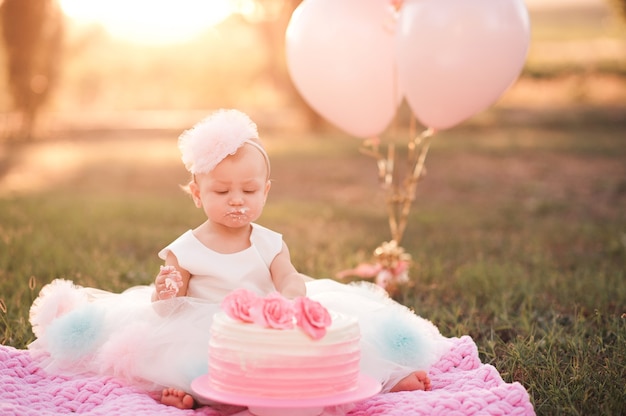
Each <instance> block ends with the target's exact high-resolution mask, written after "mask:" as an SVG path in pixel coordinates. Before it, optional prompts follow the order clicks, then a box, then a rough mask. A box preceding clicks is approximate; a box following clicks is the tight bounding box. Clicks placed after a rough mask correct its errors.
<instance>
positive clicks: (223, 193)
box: [213, 190, 228, 195]
mask: <svg viewBox="0 0 626 416" xmlns="http://www.w3.org/2000/svg"><path fill="white" fill-rule="evenodd" d="M213 192H215V193H216V194H218V195H226V194H227V193H228V191H222V190H215V191H213Z"/></svg>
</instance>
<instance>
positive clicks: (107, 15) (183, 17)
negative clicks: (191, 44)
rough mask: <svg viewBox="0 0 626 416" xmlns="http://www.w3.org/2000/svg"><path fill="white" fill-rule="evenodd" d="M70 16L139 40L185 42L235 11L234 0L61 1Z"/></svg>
mask: <svg viewBox="0 0 626 416" xmlns="http://www.w3.org/2000/svg"><path fill="white" fill-rule="evenodd" d="M60 3H61V7H62V8H63V11H64V12H65V14H66V15H67V16H69V17H70V18H72V19H73V20H75V21H77V22H80V23H97V24H101V25H102V26H103V27H104V28H105V29H106V30H107V31H108V32H109V33H110V34H111V35H112V36H114V37H117V38H121V39H124V40H129V41H133V42H138V43H148V44H168V43H169V44H171V43H179V42H185V41H187V40H189V39H191V38H193V37H194V36H196V35H198V34H200V33H201V32H202V31H204V30H206V29H208V28H210V27H212V26H214V25H216V24H218V23H220V22H222V21H223V20H225V19H226V18H228V16H230V15H231V14H232V13H233V12H234V9H235V7H234V4H233V1H232V0H210V1H199V0H133V1H127V0H61V1H60Z"/></svg>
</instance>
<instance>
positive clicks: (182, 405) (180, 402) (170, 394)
mask: <svg viewBox="0 0 626 416" xmlns="http://www.w3.org/2000/svg"><path fill="white" fill-rule="evenodd" d="M161 403H163V404H165V405H168V406H174V407H177V408H179V409H193V407H194V406H195V404H196V403H195V401H194V399H193V397H191V395H189V394H187V393H185V392H184V391H182V390H178V389H175V388H169V389H163V392H162V393H161Z"/></svg>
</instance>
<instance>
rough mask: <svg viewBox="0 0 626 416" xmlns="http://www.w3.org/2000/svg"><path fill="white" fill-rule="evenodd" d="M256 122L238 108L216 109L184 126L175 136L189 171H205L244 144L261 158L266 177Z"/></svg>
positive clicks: (267, 160)
mask: <svg viewBox="0 0 626 416" xmlns="http://www.w3.org/2000/svg"><path fill="white" fill-rule="evenodd" d="M258 140H259V133H258V131H257V126H256V124H255V123H254V122H253V121H252V120H251V119H250V117H248V116H247V115H246V114H244V113H242V112H241V111H239V110H223V109H222V110H218V111H216V112H214V113H213V114H211V115H210V116H208V117H207V118H205V119H203V120H202V121H200V122H198V123H197V124H196V125H195V126H193V127H192V128H191V129H189V130H186V131H184V132H183V134H181V135H180V137H179V138H178V148H179V149H180V152H181V156H182V160H183V163H184V164H185V167H186V168H187V170H188V171H189V172H191V173H192V174H194V175H195V174H197V173H208V172H210V171H212V170H213V169H214V168H215V166H217V164H218V163H220V162H221V161H222V160H224V159H225V158H226V157H227V156H228V155H234V154H235V153H236V152H237V150H238V149H239V148H240V147H241V146H243V145H244V144H249V145H251V146H254V147H255V148H256V149H257V150H259V152H261V154H262V155H263V158H264V159H265V164H266V165H267V172H268V173H267V174H268V177H269V170H270V160H269V157H268V156H267V153H266V152H265V149H263V146H261V145H260V144H259V143H258Z"/></svg>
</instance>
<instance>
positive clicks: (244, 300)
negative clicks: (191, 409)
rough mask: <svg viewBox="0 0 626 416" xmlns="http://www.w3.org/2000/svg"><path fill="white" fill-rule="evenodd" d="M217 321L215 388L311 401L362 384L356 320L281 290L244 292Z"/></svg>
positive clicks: (212, 354) (212, 364)
mask: <svg viewBox="0 0 626 416" xmlns="http://www.w3.org/2000/svg"><path fill="white" fill-rule="evenodd" d="M222 308H223V311H222V312H219V313H217V314H216V315H215V316H214V318H213V323H212V326H211V329H210V331H211V337H210V341H209V360H208V361H209V375H208V383H209V387H210V388H211V389H213V390H214V391H217V392H223V393H228V394H235V395H240V396H248V397H266V398H273V399H274V398H275V399H294V398H297V399H306V398H315V397H324V396H329V395H336V394H340V393H345V392H350V391H354V390H356V389H357V384H358V377H359V360H360V354H361V351H360V346H359V340H360V330H359V326H358V322H357V320H356V319H355V318H353V317H349V316H345V315H342V314H336V313H330V312H329V311H327V310H326V309H325V308H324V307H323V306H322V305H321V304H319V303H317V302H315V301H313V300H311V299H309V298H306V297H300V298H296V299H295V300H293V301H290V300H287V299H285V298H283V297H282V296H280V295H279V294H277V293H276V294H271V295H268V296H267V297H264V298H261V297H258V296H256V295H254V294H253V293H252V292H249V291H246V290H243V289H241V290H237V291H235V292H233V293H232V294H231V295H229V296H228V297H227V298H226V299H225V300H224V302H223V303H222Z"/></svg>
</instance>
